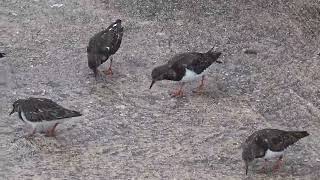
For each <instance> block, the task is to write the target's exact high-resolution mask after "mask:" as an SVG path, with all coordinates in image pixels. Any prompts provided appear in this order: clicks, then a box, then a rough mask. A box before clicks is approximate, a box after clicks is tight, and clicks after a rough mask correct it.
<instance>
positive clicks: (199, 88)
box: [192, 84, 204, 94]
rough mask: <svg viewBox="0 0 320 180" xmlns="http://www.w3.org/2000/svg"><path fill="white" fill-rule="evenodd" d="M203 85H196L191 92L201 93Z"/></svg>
mask: <svg viewBox="0 0 320 180" xmlns="http://www.w3.org/2000/svg"><path fill="white" fill-rule="evenodd" d="M203 87H204V85H203V84H201V85H200V86H198V87H197V88H196V89H195V90H193V91H192V92H193V93H197V94H203Z"/></svg>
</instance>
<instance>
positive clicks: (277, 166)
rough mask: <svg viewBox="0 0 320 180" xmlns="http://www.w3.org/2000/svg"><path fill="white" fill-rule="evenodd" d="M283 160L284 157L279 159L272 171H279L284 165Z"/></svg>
mask: <svg viewBox="0 0 320 180" xmlns="http://www.w3.org/2000/svg"><path fill="white" fill-rule="evenodd" d="M282 163H283V160H282V159H278V160H277V162H276V164H275V165H274V166H273V168H272V171H273V172H277V171H279V170H280V168H281V166H282Z"/></svg>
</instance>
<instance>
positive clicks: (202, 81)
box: [193, 75, 204, 93]
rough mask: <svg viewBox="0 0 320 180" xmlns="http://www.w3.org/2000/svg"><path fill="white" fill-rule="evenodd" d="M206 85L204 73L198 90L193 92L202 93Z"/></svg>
mask: <svg viewBox="0 0 320 180" xmlns="http://www.w3.org/2000/svg"><path fill="white" fill-rule="evenodd" d="M203 87H204V75H203V76H202V78H201V84H200V85H199V86H198V87H197V88H196V89H197V90H195V91H193V92H197V93H202V91H203Z"/></svg>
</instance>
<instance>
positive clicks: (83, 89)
mask: <svg viewBox="0 0 320 180" xmlns="http://www.w3.org/2000/svg"><path fill="white" fill-rule="evenodd" d="M0 14H1V16H0V51H1V52H5V53H6V54H7V57H5V58H2V59H0V75H1V78H0V95H1V96H0V99H1V103H0V106H1V110H0V129H1V131H0V134H1V138H0V150H1V151H0V177H1V179H318V177H319V176H320V171H319V169H320V151H319V149H320V140H319V136H320V131H319V126H320V90H319V89H320V73H319V71H320V56H319V55H317V54H318V53H319V52H320V49H319V44H320V38H319V35H320V1H319V0H295V1H293V2H291V1H287V0H270V1H264V0H247V1H236V0H230V1H223V0H214V1H209V0H198V1H193V0H184V1H182V0H173V1H169V0H161V1H155V0H145V1H142V0H132V1H129V0H109V1H108V0H105V1H89V0H49V1H40V0H32V1H18V0H1V1H0ZM117 18H121V19H122V20H123V26H124V27H125V34H124V38H123V43H122V46H121V48H120V49H119V51H118V52H117V53H116V55H115V56H114V64H113V65H114V66H113V67H114V76H112V77H108V78H107V81H106V82H99V83H97V82H95V79H94V77H93V74H92V72H91V71H90V69H89V68H88V67H87V55H86V46H87V43H88V41H89V38H90V37H91V36H92V35H93V34H94V33H96V32H98V31H100V30H102V29H103V28H105V27H107V26H108V25H109V24H110V23H111V22H112V21H114V20H115V19H117ZM211 47H216V49H217V50H219V51H222V52H223V56H222V57H221V61H223V64H217V65H214V66H213V67H212V68H211V69H210V74H209V76H208V77H207V80H206V89H205V92H204V93H203V94H202V95H198V94H194V93H192V92H191V91H192V89H193V88H195V87H196V86H197V85H198V83H199V82H194V83H191V84H189V85H188V86H186V87H187V88H186V96H185V97H183V98H171V97H170V96H169V92H170V91H172V90H173V89H175V88H177V84H175V83H173V82H168V81H162V82H159V83H156V84H155V86H154V87H153V88H152V89H151V90H149V89H148V87H149V85H150V83H151V79H150V74H151V71H152V68H153V67H155V66H157V65H160V64H162V63H164V62H165V61H167V59H168V58H170V57H171V56H173V55H174V54H175V53H180V52H185V51H200V52H204V51H207V50H208V49H210V48H211ZM246 49H253V50H256V51H257V54H256V55H255V54H245V53H244V51H245V50H246ZM107 66H108V63H106V65H105V67H107ZM30 96H33V97H47V98H51V99H53V100H54V101H56V102H58V103H59V104H61V105H64V106H65V107H68V108H71V109H76V110H79V111H81V112H82V113H83V116H82V117H80V118H77V119H73V120H70V121H68V122H67V123H65V124H62V125H59V126H58V129H57V137H56V138H46V137H44V136H43V135H41V134H37V135H36V136H35V137H34V138H33V139H31V140H27V139H25V138H22V136H23V135H24V134H26V133H27V132H28V130H29V129H28V128H27V127H26V126H24V124H23V123H22V122H21V121H20V120H18V117H17V116H16V115H15V116H11V117H10V116H8V113H9V112H10V109H11V104H12V102H13V101H15V100H16V99H17V98H25V97H30ZM270 127H272V128H279V129H285V130H307V131H308V132H309V133H310V134H311V135H310V136H309V137H307V138H304V139H302V140H301V141H299V142H298V143H297V144H296V145H295V146H292V147H290V148H289V149H288V151H287V153H286V156H285V165H284V166H283V168H282V169H281V170H280V171H279V172H277V173H274V174H272V173H267V174H265V173H259V172H258V169H259V168H260V165H261V164H262V160H258V161H256V166H254V167H252V168H251V169H250V171H249V175H248V176H245V175H244V165H243V162H242V160H241V148H240V144H241V142H242V141H244V140H245V138H246V137H247V136H248V135H250V134H251V133H252V132H253V131H255V130H258V129H261V128H270Z"/></svg>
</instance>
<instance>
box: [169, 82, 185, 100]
mask: <svg viewBox="0 0 320 180" xmlns="http://www.w3.org/2000/svg"><path fill="white" fill-rule="evenodd" d="M184 84H185V83H182V84H181V85H180V88H179V90H178V91H176V92H174V93H172V94H171V96H172V97H181V96H183V91H182V88H183V86H184Z"/></svg>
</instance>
